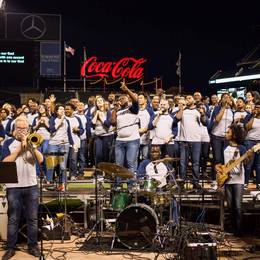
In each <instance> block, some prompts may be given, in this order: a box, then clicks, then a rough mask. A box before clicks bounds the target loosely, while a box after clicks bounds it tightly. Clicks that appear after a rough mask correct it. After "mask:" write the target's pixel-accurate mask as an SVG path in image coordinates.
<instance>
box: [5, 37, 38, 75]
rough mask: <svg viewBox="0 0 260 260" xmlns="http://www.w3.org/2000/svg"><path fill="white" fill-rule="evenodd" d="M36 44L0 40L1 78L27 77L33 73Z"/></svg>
mask: <svg viewBox="0 0 260 260" xmlns="http://www.w3.org/2000/svg"><path fill="white" fill-rule="evenodd" d="M36 57H37V54H36V44H35V43H34V42H27V41H0V73H1V78H2V79H16V80H17V79H18V78H20V79H29V78H32V77H33V75H34V74H35V69H36V66H35V61H36V60H35V59H36Z"/></svg>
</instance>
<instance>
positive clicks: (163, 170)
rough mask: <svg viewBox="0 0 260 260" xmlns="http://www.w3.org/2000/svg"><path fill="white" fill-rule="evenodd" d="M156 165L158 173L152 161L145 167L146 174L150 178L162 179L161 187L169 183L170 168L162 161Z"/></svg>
mask: <svg viewBox="0 0 260 260" xmlns="http://www.w3.org/2000/svg"><path fill="white" fill-rule="evenodd" d="M155 167H156V169H157V172H158V173H156V172H155V170H154V164H153V163H152V162H150V163H148V164H147V165H146V167H145V171H146V175H147V176H148V177H150V178H153V179H155V180H157V181H160V182H161V183H160V185H159V186H158V187H159V188H161V187H163V186H165V185H166V184H167V182H166V175H167V172H168V170H167V167H166V165H165V164H164V163H162V162H160V163H158V164H156V166H155Z"/></svg>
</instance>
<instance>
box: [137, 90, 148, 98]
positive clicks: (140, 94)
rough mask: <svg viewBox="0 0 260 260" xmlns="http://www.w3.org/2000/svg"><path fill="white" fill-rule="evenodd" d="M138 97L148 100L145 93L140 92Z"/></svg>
mask: <svg viewBox="0 0 260 260" xmlns="http://www.w3.org/2000/svg"><path fill="white" fill-rule="evenodd" d="M138 96H144V98H145V99H147V94H146V93H145V92H143V91H140V92H138Z"/></svg>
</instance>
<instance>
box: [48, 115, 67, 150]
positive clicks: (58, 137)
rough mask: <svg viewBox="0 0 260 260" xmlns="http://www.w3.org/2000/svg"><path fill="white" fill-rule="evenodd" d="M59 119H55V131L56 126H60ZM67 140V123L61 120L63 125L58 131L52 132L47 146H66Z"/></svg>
mask: <svg viewBox="0 0 260 260" xmlns="http://www.w3.org/2000/svg"><path fill="white" fill-rule="evenodd" d="M60 120H61V119H59V118H55V121H54V123H55V129H57V127H58V125H59V124H60ZM68 143H69V138H68V123H67V121H66V119H65V118H64V119H63V124H62V125H61V126H60V127H59V129H58V130H57V131H56V132H54V133H53V134H52V135H51V137H50V141H49V144H51V145H60V144H68Z"/></svg>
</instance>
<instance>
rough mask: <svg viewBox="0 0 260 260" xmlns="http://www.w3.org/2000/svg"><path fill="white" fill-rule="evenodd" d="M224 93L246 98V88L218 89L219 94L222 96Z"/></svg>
mask: <svg viewBox="0 0 260 260" xmlns="http://www.w3.org/2000/svg"><path fill="white" fill-rule="evenodd" d="M223 93H229V94H230V95H231V96H232V97H233V98H238V97H243V98H245V95H246V88H245V87H239V88H225V89H219V90H217V95H218V97H219V98H221V95H222V94H223Z"/></svg>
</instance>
